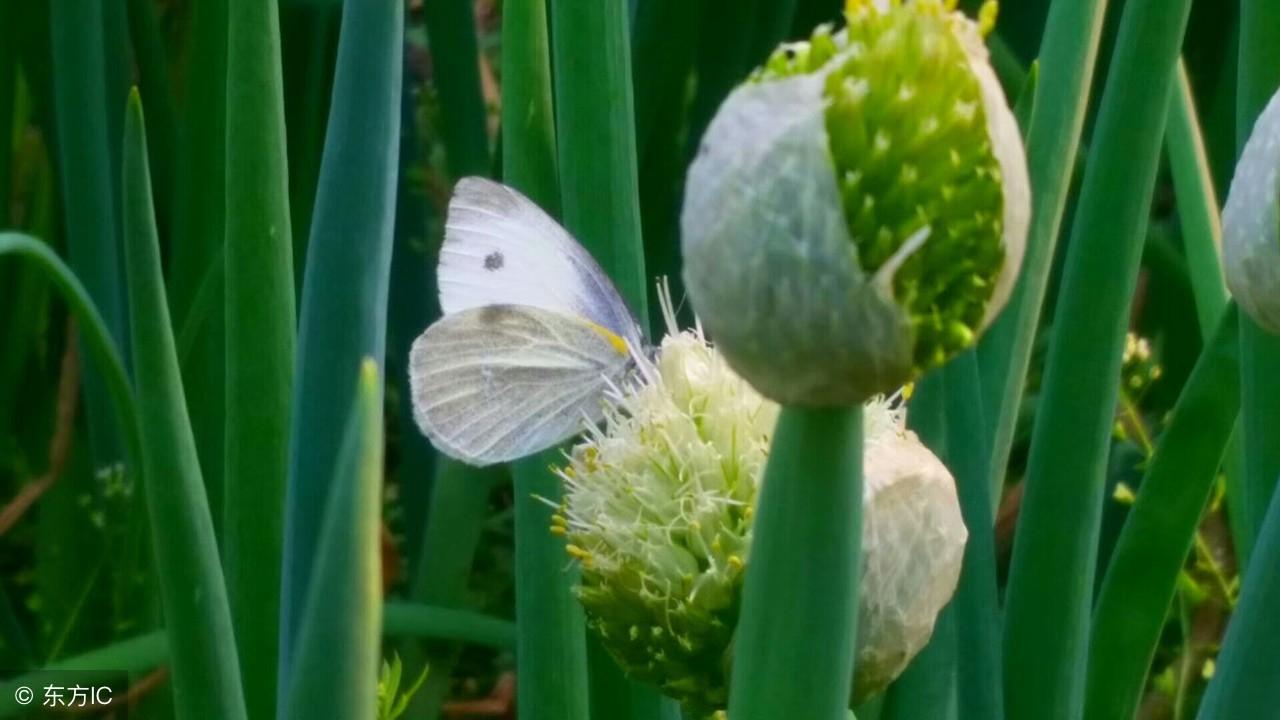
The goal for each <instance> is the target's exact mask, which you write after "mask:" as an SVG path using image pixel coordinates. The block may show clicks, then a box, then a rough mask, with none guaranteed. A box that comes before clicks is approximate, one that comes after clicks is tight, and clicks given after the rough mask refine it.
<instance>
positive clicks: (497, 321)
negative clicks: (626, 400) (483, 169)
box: [409, 177, 646, 465]
mask: <svg viewBox="0 0 1280 720" xmlns="http://www.w3.org/2000/svg"><path fill="white" fill-rule="evenodd" d="M437 280H438V285H439V290H440V307H441V310H442V311H443V316H442V317H441V318H440V319H439V320H437V321H436V322H434V323H432V324H431V326H430V327H428V328H427V329H426V331H425V332H423V333H422V334H421V335H420V336H418V338H417V340H415V341H414V343H413V347H412V348H411V349H410V352H409V383H410V388H411V390H412V397H413V416H414V419H415V420H416V421H417V424H418V427H419V428H420V429H421V430H422V432H423V434H424V435H426V436H427V438H428V439H429V440H431V442H432V444H433V445H435V446H436V448H437V449H439V450H440V451H441V452H443V453H444V454H446V455H448V456H450V457H452V458H455V459H458V460H461V461H463V462H465V463H468V464H471V465H491V464H494V463H500V462H506V461H509V460H514V459H517V458H521V457H524V456H526V455H531V454H533V453H535V452H538V451H540V450H544V449H546V448H548V447H551V446H553V445H556V444H557V443H559V442H561V441H563V440H566V439H568V438H570V437H572V436H574V435H576V434H577V433H578V432H580V431H581V430H582V429H583V428H584V426H585V423H586V422H592V423H598V422H600V420H601V419H602V417H603V414H604V406H603V398H604V396H605V393H606V391H607V390H609V389H610V387H619V386H621V385H622V384H623V383H624V382H625V381H626V379H627V378H628V376H629V375H630V374H631V373H632V372H633V371H634V370H635V367H636V358H637V356H638V354H639V353H641V352H643V348H645V347H646V344H645V340H644V334H643V332H642V331H641V329H640V324H639V323H638V322H637V321H636V319H635V316H633V315H632V314H631V312H630V310H628V309H627V305H626V303H625V302H624V301H623V299H622V296H621V295H619V294H618V291H617V289H616V288H615V287H614V286H613V283H611V282H610V281H609V278H608V276H607V275H605V273H604V271H603V270H601V269H600V266H599V265H598V264H597V263H596V261H595V260H594V259H593V258H592V257H591V254H590V253H589V252H587V250H586V249H585V248H583V247H582V246H581V245H579V244H578V242H577V241H576V240H574V239H573V237H572V236H570V235H569V233H568V232H567V231H565V229H564V228H562V227H561V226H560V225H559V224H558V223H556V221H555V220H552V219H551V217H550V216H548V215H547V214H546V213H545V212H543V211H542V209H541V208H539V207H538V206H537V205H536V204H534V203H533V202H532V201H530V200H529V199H528V198H526V197H525V196H524V195H521V194H520V193H519V192H517V191H516V190H514V189H512V188H510V187H507V186H506V185H502V184H500V183H496V182H493V181H490V180H485V179H483V178H476V177H469V178H464V179H462V180H460V181H459V182H458V184H457V185H456V187H455V188H454V192H453V197H452V198H451V199H450V201H449V210H448V216H447V218H446V222H445V236H444V244H443V245H442V247H441V249H440V261H439V266H438V269H437Z"/></svg>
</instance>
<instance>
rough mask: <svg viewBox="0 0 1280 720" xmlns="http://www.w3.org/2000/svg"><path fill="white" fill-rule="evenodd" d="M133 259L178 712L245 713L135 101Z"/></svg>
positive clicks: (129, 224) (130, 187)
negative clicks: (163, 273) (181, 374)
mask: <svg viewBox="0 0 1280 720" xmlns="http://www.w3.org/2000/svg"><path fill="white" fill-rule="evenodd" d="M123 160H124V193H123V198H124V220H125V222H124V227H125V248H126V253H125V262H126V266H127V268H128V271H129V283H128V285H129V303H130V311H131V315H132V317H133V356H134V360H135V366H136V370H137V376H138V378H139V379H140V380H139V382H138V383H137V384H136V386H135V390H136V392H137V397H138V419H139V421H140V422H141V426H142V428H143V433H142V444H143V473H142V474H143V486H144V488H145V490H146V498H147V510H148V512H149V514H150V521H151V533H152V539H153V542H152V547H153V548H154V550H155V557H156V572H157V574H158V576H159V586H160V596H161V602H162V605H163V608H164V616H165V619H166V621H167V622H168V625H169V628H170V633H169V645H170V649H171V652H172V672H173V694H174V703H175V705H176V708H177V712H178V716H179V717H218V718H228V719H229V720H234V719H235V718H243V717H246V715H245V706H244V695H243V691H242V689H241V683H240V668H239V665H238V663H237V661H236V647H235V636H234V634H233V631H232V626H231V610H230V608H229V607H228V604H227V594H226V588H225V586H224V585H223V578H222V568H221V567H220V566H219V564H218V547H217V541H216V540H215V539H214V534H213V518H212V517H211V516H210V514H209V504H208V501H207V499H206V497H205V491H204V481H203V480H201V479H200V465H199V462H198V461H197V460H196V444H195V438H194V437H193V436H192V434H191V423H190V421H189V420H188V419H187V408H186V401H185V400H184V398H183V394H182V381H181V378H180V377H179V374H178V354H177V350H176V348H175V345H174V341H173V330H172V325H171V324H170V322H169V310H168V307H169V306H168V302H167V300H166V298H165V292H164V280H163V278H162V277H161V274H160V243H159V239H158V237H157V234H156V225H155V213H154V211H153V210H152V204H151V178H150V175H149V171H148V168H147V149H146V130H145V128H144V127H143V120H142V104H141V101H140V100H139V98H138V95H137V93H136V92H135V93H134V94H133V95H132V96H131V97H130V99H129V112H128V114H127V116H126V118H125V143H124V158H123Z"/></svg>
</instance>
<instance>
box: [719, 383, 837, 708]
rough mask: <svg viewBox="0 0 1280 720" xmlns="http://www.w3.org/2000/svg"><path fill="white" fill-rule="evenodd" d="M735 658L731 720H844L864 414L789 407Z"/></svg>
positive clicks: (776, 447)
mask: <svg viewBox="0 0 1280 720" xmlns="http://www.w3.org/2000/svg"><path fill="white" fill-rule="evenodd" d="M760 492H761V496H760V500H759V506H758V508H759V509H758V511H757V514H756V519H755V527H754V530H753V532H754V539H753V540H752V545H751V555H750V557H749V558H747V571H746V579H745V581H744V583H745V584H744V588H743V594H742V615H741V618H740V620H739V621H738V630H737V637H736V639H735V641H734V650H733V678H732V682H731V685H730V690H729V716H730V717H732V718H733V719H734V720H778V719H779V718H787V717H795V718H814V719H815V720H835V719H836V718H843V717H844V716H845V708H847V707H848V705H849V683H850V679H851V678H852V677H853V659H854V648H855V647H856V638H855V637H854V634H855V631H856V630H857V625H856V623H855V618H856V616H857V612H856V609H857V607H858V578H859V567H858V566H859V561H860V557H859V555H860V546H861V538H862V408H861V407H855V408H834V409H809V408H797V407H783V408H782V413H781V415H780V416H779V417H778V425H777V427H776V428H775V430H774V435H773V446H772V449H771V450H770V452H769V460H768V463H767V464H766V466H765V471H764V479H763V487H762V489H761V491H760Z"/></svg>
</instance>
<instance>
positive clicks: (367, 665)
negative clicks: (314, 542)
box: [284, 358, 382, 720]
mask: <svg viewBox="0 0 1280 720" xmlns="http://www.w3.org/2000/svg"><path fill="white" fill-rule="evenodd" d="M330 487H331V488H332V490H331V492H332V493H333V497H331V498H330V499H329V502H328V503H326V507H327V509H326V510H325V519H324V525H323V529H322V530H321V535H320V538H319V547H318V550H319V552H318V554H317V555H316V559H315V570H314V572H313V573H312V575H311V589H310V592H308V593H307V600H306V614H305V616H304V619H303V622H302V624H301V626H300V627H299V633H298V646H297V659H296V661H295V662H294V664H293V667H294V670H293V677H292V679H291V681H290V682H289V685H288V687H289V705H288V712H287V713H284V717H287V718H298V719H299V720H310V719H311V718H320V717H334V718H343V719H344V720H360V719H361V718H369V719H370V720H372V718H373V717H374V715H375V710H376V709H377V700H378V660H379V648H380V646H381V644H380V640H381V638H380V634H379V628H381V627H382V584H381V583H382V579H381V578H382V575H381V572H382V567H381V554H380V545H379V528H380V521H381V517H382V386H381V382H380V380H379V378H378V366H377V363H376V361H375V360H373V359H372V358H366V359H365V360H364V361H363V362H362V363H361V365H360V373H359V383H358V389H357V390H356V392H355V402H354V403H353V405H352V408H351V411H350V412H349V413H348V414H347V429H346V432H345V437H344V438H343V440H342V449H341V452H340V453H339V455H338V460H337V464H336V465H335V467H334V472H333V482H332V483H330ZM335 650H339V651H338V652H334V651H335Z"/></svg>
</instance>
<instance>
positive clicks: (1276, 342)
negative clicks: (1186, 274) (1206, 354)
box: [1236, 0, 1280, 566]
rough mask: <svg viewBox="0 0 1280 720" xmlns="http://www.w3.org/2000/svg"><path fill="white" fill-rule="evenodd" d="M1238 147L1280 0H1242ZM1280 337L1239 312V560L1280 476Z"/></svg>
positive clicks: (1269, 58)
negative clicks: (1279, 434)
mask: <svg viewBox="0 0 1280 720" xmlns="http://www.w3.org/2000/svg"><path fill="white" fill-rule="evenodd" d="M1238 73H1239V86H1238V87H1239V91H1238V94H1237V96H1236V148H1237V150H1236V152H1237V154H1238V153H1239V152H1241V151H1243V149H1244V144H1245V141H1246V140H1248V139H1249V135H1250V134H1251V133H1252V132H1253V123H1254V120H1255V119H1257V117H1258V113H1260V112H1261V111H1262V108H1263V107H1265V106H1266V103H1267V101H1268V100H1270V99H1271V95H1272V93H1274V92H1275V91H1276V89H1277V86H1280V3H1276V2H1273V1H1272V0H1241V2H1240V62H1239V68H1238ZM1277 367H1280V337H1277V336H1275V335H1272V334H1270V333H1268V332H1266V331H1265V330H1263V329H1262V328H1260V327H1258V324H1257V323H1255V322H1254V321H1253V319H1252V318H1250V317H1249V315H1248V314H1247V313H1241V314H1240V393H1241V400H1240V426H1241V442H1242V445H1243V453H1244V463H1243V471H1244V472H1243V475H1242V477H1241V488H1240V490H1241V494H1242V496H1243V497H1242V498H1241V500H1240V502H1239V503H1238V504H1239V505H1240V506H1241V515H1240V518H1239V521H1240V523H1241V524H1242V526H1243V527H1242V532H1241V533H1240V534H1241V536H1242V540H1243V541H1244V542H1243V544H1242V545H1241V547H1240V548H1238V552H1239V555H1240V559H1241V565H1242V566H1246V565H1249V564H1250V562H1249V554H1250V552H1251V551H1252V549H1253V543H1254V541H1255V538H1256V537H1257V535H1258V529H1259V528H1260V527H1261V525H1262V520H1263V516H1264V515H1265V514H1266V512H1267V507H1268V506H1269V505H1270V504H1271V496H1272V495H1273V494H1274V492H1275V487H1276V477H1277V475H1280V443H1277V442H1275V434H1276V431H1277V430H1280V373H1277V372H1276V368H1277Z"/></svg>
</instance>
